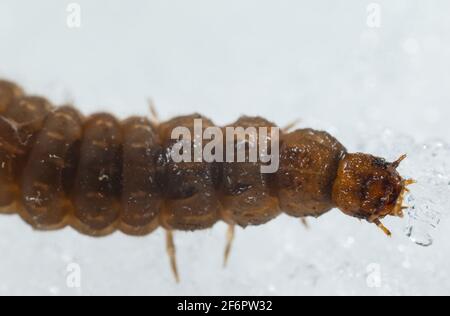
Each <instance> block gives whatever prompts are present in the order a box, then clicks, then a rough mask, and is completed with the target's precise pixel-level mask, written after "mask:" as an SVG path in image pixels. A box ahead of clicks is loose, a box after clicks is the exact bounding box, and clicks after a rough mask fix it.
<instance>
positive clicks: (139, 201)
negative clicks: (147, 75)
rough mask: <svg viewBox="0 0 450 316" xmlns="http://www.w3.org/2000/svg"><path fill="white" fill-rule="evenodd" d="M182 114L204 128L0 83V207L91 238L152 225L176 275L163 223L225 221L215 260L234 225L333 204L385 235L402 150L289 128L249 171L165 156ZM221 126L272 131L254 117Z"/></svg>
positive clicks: (191, 226)
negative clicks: (382, 154) (355, 148)
mask: <svg viewBox="0 0 450 316" xmlns="http://www.w3.org/2000/svg"><path fill="white" fill-rule="evenodd" d="M194 119H202V122H203V124H204V125H203V129H205V128H207V127H208V126H213V123H212V122H211V121H210V120H208V119H206V118H204V117H202V116H200V115H198V114H194V115H188V116H180V117H177V118H174V119H172V120H169V121H167V122H164V123H154V122H151V121H150V120H149V119H147V118H144V117H132V118H129V119H126V120H124V121H122V122H120V121H118V120H117V119H116V118H115V117H113V116H111V115H109V114H105V113H100V114H94V115H91V116H89V117H86V118H85V117H82V116H81V114H80V113H78V112H77V111H76V110H75V109H74V108H72V107H70V106H62V107H53V106H52V105H51V104H50V103H49V102H48V101H47V100H45V99H44V98H41V97H35V96H27V95H25V94H24V93H23V91H22V89H21V88H19V87H18V86H16V85H15V84H13V83H10V82H7V81H0V211H1V212H3V213H7V212H8V213H9V212H17V213H18V214H19V215H20V216H21V217H22V218H23V219H24V220H25V221H26V222H27V223H29V224H30V225H31V226H32V227H33V228H35V229H39V230H51V229H59V228H62V227H65V226H72V227H74V228H75V229H77V230H78V231H80V232H82V233H84V234H88V235H91V236H104V235H107V234H110V233H112V232H114V231H115V230H121V231H123V232H125V233H126V234H129V235H145V234H149V233H151V232H152V231H154V230H155V229H156V228H157V227H159V226H162V227H163V228H164V229H165V230H166V231H167V249H168V252H169V255H170V258H171V264H172V268H173V270H174V273H175V276H176V277H177V278H178V274H177V272H176V264H175V247H174V243H173V236H172V231H173V230H198V229H205V228H209V227H211V226H213V225H214V224H215V223H216V222H217V221H219V220H223V221H225V222H226V223H228V224H229V227H230V229H229V234H228V243H227V247H226V251H225V259H226V258H227V256H228V253H229V250H230V245H231V240H232V238H233V231H234V230H233V228H234V225H239V226H242V227H245V226H247V225H260V224H263V223H266V222H267V221H269V220H271V219H273V218H275V217H276V216H277V215H279V214H280V213H281V212H285V213H287V214H288V215H291V216H294V217H299V218H304V217H306V216H314V217H318V216H320V215H322V214H324V213H326V212H328V211H329V210H331V209H332V208H339V209H340V210H341V211H342V212H344V213H345V214H347V215H350V216H354V217H357V218H360V219H365V220H367V221H368V222H371V223H375V224H376V225H377V226H378V227H380V228H381V229H383V231H384V232H385V233H386V234H388V235H390V232H389V231H388V230H387V229H386V228H385V227H384V226H383V225H382V224H381V222H380V220H381V219H382V218H384V217H385V216H388V215H392V216H402V209H403V206H402V202H403V195H404V193H405V192H406V191H407V188H406V187H407V186H408V185H409V184H411V183H412V181H411V180H404V179H402V177H401V176H400V175H399V174H398V172H397V171H396V168H397V167H398V164H399V163H400V162H401V160H403V159H404V158H405V156H402V157H400V158H399V159H398V160H397V161H395V162H392V163H389V162H386V161H385V160H384V159H382V158H378V157H374V156H372V155H368V154H363V153H348V152H347V150H346V149H345V147H344V146H343V145H341V144H340V143H339V142H338V141H337V140H336V139H335V138H334V137H332V136H331V135H329V134H328V133H326V132H322V131H315V130H312V129H298V130H295V131H292V132H289V131H286V130H285V131H282V133H281V136H280V139H279V156H278V157H279V169H278V170H277V171H276V172H275V173H268V174H265V173H261V172H260V167H261V164H262V162H261V161H257V162H247V161H244V162H219V161H215V162H206V161H204V160H201V161H200V162H195V161H194V162H175V161H173V160H171V159H170V155H168V152H170V151H171V150H173V148H174V145H175V144H176V143H177V140H174V139H172V138H171V131H172V130H173V129H174V128H175V127H179V126H181V127H185V128H187V129H188V130H192V129H193V128H194V127H193V121H194ZM230 126H241V127H243V128H246V127H251V126H253V127H256V128H258V127H267V128H269V129H270V128H275V125H274V124H272V123H271V122H269V121H266V120H264V119H262V118H259V117H241V118H240V119H239V120H237V121H236V122H235V123H233V124H230ZM232 142H233V143H232V144H231V145H232V146H234V147H236V146H237V140H236V139H234V138H233V140H232ZM251 142H252V140H251V139H245V142H244V143H245V144H247V145H251ZM202 145H203V144H202ZM246 150H247V151H248V148H247V149H246ZM246 153H248V152H246Z"/></svg>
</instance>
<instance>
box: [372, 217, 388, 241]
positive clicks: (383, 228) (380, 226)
mask: <svg viewBox="0 0 450 316" xmlns="http://www.w3.org/2000/svg"><path fill="white" fill-rule="evenodd" d="M373 223H374V224H375V225H377V226H378V227H379V228H380V229H381V230H382V231H383V232H384V233H385V234H386V235H387V236H388V237H392V233H391V231H390V230H389V229H387V228H386V226H384V225H383V223H381V222H380V220H379V219H376V220H374V221H373Z"/></svg>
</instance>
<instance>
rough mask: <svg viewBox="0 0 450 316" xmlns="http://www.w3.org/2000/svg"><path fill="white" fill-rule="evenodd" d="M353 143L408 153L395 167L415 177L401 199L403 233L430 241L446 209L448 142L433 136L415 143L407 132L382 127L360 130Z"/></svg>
mask: <svg viewBox="0 0 450 316" xmlns="http://www.w3.org/2000/svg"><path fill="white" fill-rule="evenodd" d="M357 147H358V150H361V151H365V152H369V153H372V154H376V155H380V156H383V153H386V152H387V153H391V154H392V155H394V154H396V155H397V156H400V155H401V154H403V153H406V154H407V155H408V157H407V159H406V160H404V161H403V162H402V163H401V165H400V167H399V169H398V170H399V172H400V174H401V175H402V176H403V177H404V178H411V179H414V180H415V181H416V183H415V184H412V185H411V186H410V187H409V189H410V192H409V193H408V194H407V195H406V198H405V201H404V205H405V206H407V207H408V209H407V210H406V215H407V216H408V220H407V221H406V227H405V233H406V235H407V236H408V237H409V238H410V239H411V240H412V241H413V242H414V243H416V244H418V245H420V246H430V245H432V244H433V232H434V231H435V229H436V228H437V227H438V225H439V223H440V222H441V220H443V219H445V218H446V217H447V216H448V214H449V213H450V163H449V161H448V159H449V157H450V145H449V144H446V143H445V142H444V141H441V140H437V139H436V140H428V141H426V142H424V143H418V142H416V141H415V140H414V139H412V138H410V137H409V136H406V135H399V134H396V133H394V132H392V131H391V130H382V131H378V132H371V133H370V134H364V133H362V134H361V140H360V141H359V143H358V145H357ZM389 158H390V159H391V160H394V159H395V158H396V156H392V157H389Z"/></svg>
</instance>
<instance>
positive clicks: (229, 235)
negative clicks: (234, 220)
mask: <svg viewBox="0 0 450 316" xmlns="http://www.w3.org/2000/svg"><path fill="white" fill-rule="evenodd" d="M234 229H235V225H234V224H228V230H227V244H226V246H225V252H224V256H223V267H224V268H225V267H226V266H227V262H228V257H229V256H230V251H231V246H232V244H233V240H234Z"/></svg>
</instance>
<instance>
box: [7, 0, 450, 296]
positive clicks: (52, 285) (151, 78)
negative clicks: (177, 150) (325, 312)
mask: <svg viewBox="0 0 450 316" xmlns="http://www.w3.org/2000/svg"><path fill="white" fill-rule="evenodd" d="M69 3H71V1H61V0H41V1H24V0H1V1H0V77H2V78H5V79H9V80H13V81H16V82H18V83H20V84H21V85H22V86H23V87H24V88H25V89H26V90H27V91H28V92H29V93H34V94H42V95H45V96H47V97H48V98H49V99H50V100H52V101H53V102H54V103H55V104H61V103H66V102H73V103H74V104H76V105H77V106H78V107H79V108H81V109H82V110H83V111H84V112H85V113H92V112H95V111H100V110H107V111H111V112H114V113H116V114H117V115H118V116H119V117H121V118H122V117H126V116H128V115H132V114H142V115H147V114H148V107H147V103H146V100H147V99H148V98H152V99H153V100H154V102H155V104H156V106H157V109H158V111H159V113H160V116H161V117H162V118H163V119H166V118H170V117H171V116H173V115H177V114H180V113H190V112H200V113H203V114H205V115H206V116H209V117H210V118H212V119H213V120H214V121H215V122H216V123H217V124H224V123H229V122H232V121H233V120H235V119H236V118H237V117H238V116H239V115H241V114H248V115H261V116H264V117H267V118H269V119H271V120H273V121H274V122H276V123H278V124H279V125H285V124H287V123H289V122H290V121H292V120H293V119H296V118H300V119H301V126H308V127H314V128H318V129H325V130H327V131H329V132H330V133H332V134H333V135H335V136H336V137H338V139H339V140H340V141H341V142H343V143H344V144H345V145H346V146H347V148H348V149H349V150H351V151H359V150H365V151H370V152H372V153H375V154H378V155H382V156H384V157H386V158H387V159H390V160H393V159H395V158H397V157H398V156H399V155H400V154H402V153H404V152H406V153H408V154H409V159H408V161H407V162H405V163H404V165H403V166H402V167H401V168H400V170H401V171H402V172H403V173H404V174H405V175H406V176H413V177H414V176H415V177H416V178H418V180H422V181H421V183H420V184H419V185H417V186H416V187H415V188H414V187H413V186H412V187H411V188H412V189H413V196H414V194H415V201H412V204H414V203H415V205H416V209H415V210H414V211H410V213H411V214H415V215H416V217H417V219H414V218H413V219H408V217H406V218H405V219H403V220H402V219H392V218H391V219H387V220H385V224H386V226H388V227H389V228H390V229H391V230H392V231H393V233H394V237H393V238H392V239H388V238H387V237H385V236H384V235H383V234H382V233H381V232H380V231H379V230H378V229H377V228H376V227H375V226H374V225H369V224H367V223H363V222H359V221H358V220H355V219H353V218H350V217H347V216H345V215H343V214H341V213H340V212H339V211H338V210H333V211H331V212H330V213H328V214H326V215H324V216H323V217H321V218H319V219H317V220H310V229H309V230H306V229H305V228H304V227H303V226H302V225H301V224H300V223H299V221H298V220H296V219H294V218H288V217H287V216H280V217H279V218H277V219H276V220H274V221H272V222H270V223H269V224H266V225H263V226H258V227H251V228H247V229H245V230H242V229H238V231H237V236H236V240H235V244H234V247H233V250H232V253H231V257H230V262H229V266H228V268H226V269H223V268H222V254H223V247H224V244H225V232H226V226H225V225H224V224H222V223H218V224H217V225H216V226H215V227H214V228H213V229H210V230H207V231H202V232H195V233H177V234H176V236H175V238H176V244H177V257H178V264H179V269H180V274H181V283H180V284H176V283H175V282H174V279H173V277H172V275H171V272H170V269H169V264H168V258H167V256H166V252H165V243H164V242H165V239H164V234H163V231H162V230H158V231H156V232H155V233H153V234H151V235H149V236H146V237H143V238H136V237H128V236H125V235H123V234H121V233H116V234H114V235H112V236H108V237H106V238H100V239H95V238H90V237H86V236H82V235H80V234H79V233H77V232H75V231H73V230H72V229H70V228H67V229H64V230H61V231H57V232H47V233H43V232H35V231H33V230H32V229H31V228H30V227H29V226H27V225H26V224H25V223H24V222H22V221H21V220H20V219H19V218H18V217H16V216H0V294H44V295H45V294H48V295H72V294H74V295H95V294H160V295H165V294H168V295H172V294H173V295H175V294H180V295H196V294H200V295H201V294H204V295H240V294H248V295H260V294H261V295H262V294H268V295H272V294H273V295H282V294H289V295H299V294H306V295H314V294H336V295H346V294H355V295H363V294H374V295H391V294H394V295H403V294H413V295H417V294H450V271H449V267H450V253H449V249H450V223H449V220H448V216H447V214H448V208H449V207H450V203H449V196H450V194H449V184H450V182H449V181H450V180H449V178H448V175H449V173H448V172H449V170H450V169H449V162H448V161H447V160H448V158H449V156H450V149H449V147H448V145H447V144H448V143H450V132H449V131H450V128H449V127H448V124H449V122H448V118H449V117H450V107H449V105H450V88H449V87H450V58H449V57H450V36H449V35H450V3H449V2H448V1H444V0H442V1H438V0H436V1H422V0H386V1H376V2H375V4H376V5H375V8H376V9H377V8H379V9H380V14H381V19H380V25H379V27H374V26H376V25H373V23H371V22H373V20H371V19H370V14H371V13H373V12H374V11H373V9H371V8H373V6H370V4H371V1H361V0H354V1H348V0H346V1H342V0H341V1H335V0H329V1H298V0H290V1H287V0H277V1H275V0H272V1H262V0H251V1H250V0H227V1H211V0H190V1H183V0H176V1H174V0H158V1H135V2H133V3H131V2H125V1H118V0H114V1H112V0H95V1H92V0H89V1H88V0H80V1H77V2H76V3H78V4H79V5H80V6H81V28H69V27H68V26H67V21H66V20H67V16H68V14H69V13H68V12H67V11H66V9H67V6H68V4H69ZM368 8H369V11H368ZM368 20H369V23H368ZM423 143H425V144H426V146H423V145H422V144H423ZM0 189H1V188H0ZM414 191H416V192H414ZM408 223H409V224H408ZM437 224H438V225H437ZM407 226H408V227H407ZM434 226H436V227H434ZM408 230H409V232H410V233H409V235H412V236H411V238H408V237H407V236H406V235H407V231H408ZM416 231H419V232H417V233H416ZM424 239H425V241H423V240H424ZM413 241H416V242H418V243H422V244H423V243H425V244H431V242H432V244H431V245H429V246H428V247H422V246H419V245H417V244H416V243H414V242H413ZM74 264H75V265H74ZM74 266H78V267H80V272H81V286H80V287H73V285H74V284H73V283H71V282H70V276H71V274H70V272H69V270H70V269H71V268H73V267H74ZM68 277H69V281H68ZM75 285H76V284H75Z"/></svg>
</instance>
